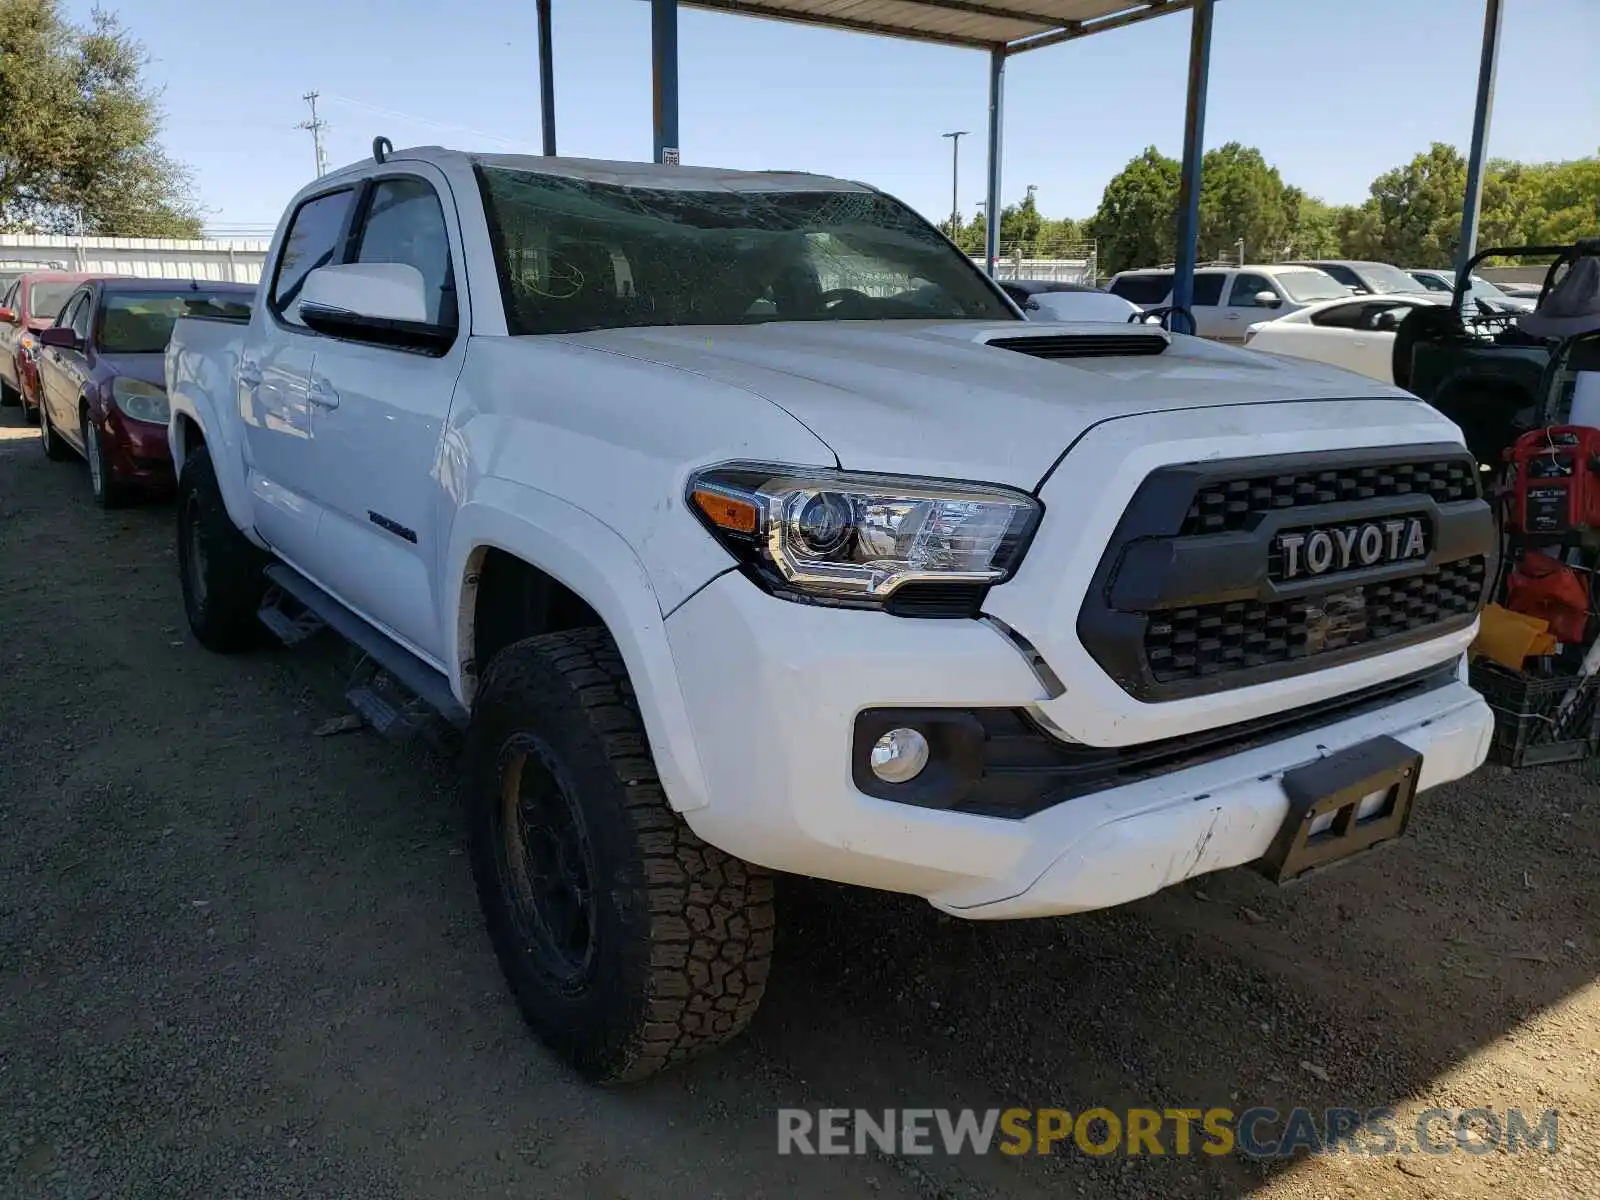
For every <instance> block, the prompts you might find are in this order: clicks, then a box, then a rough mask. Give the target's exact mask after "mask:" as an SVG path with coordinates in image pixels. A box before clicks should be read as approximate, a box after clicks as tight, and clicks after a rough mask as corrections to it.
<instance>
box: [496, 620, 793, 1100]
mask: <svg viewBox="0 0 1600 1200" xmlns="http://www.w3.org/2000/svg"><path fill="white" fill-rule="evenodd" d="M467 759H468V762H467V767H468V789H469V792H468V801H469V808H470V812H469V822H470V836H471V850H472V869H473V875H474V877H475V878H476V880H477V885H478V896H479V900H480V902H481V903H482V905H483V911H484V916H485V919H486V922H487V924H488V929H489V935H490V939H491V941H492V942H493V943H494V948H495V952H496V954H497V955H498V956H499V959H500V966H501V969H502V970H503V971H504V972H505V975H506V979H507V981H508V982H509V983H510V985H511V990H512V992H513V994H514V995H515V997H516V1000H517V1004H518V1006H519V1007H520V1008H521V1010H522V1014H523V1017H524V1018H525V1019H526V1020H527V1022H528V1024H529V1025H530V1026H531V1027H532V1028H533V1030H534V1032H535V1033H537V1034H538V1036H539V1037H540V1038H541V1039H542V1040H543V1041H544V1042H545V1043H546V1044H547V1045H548V1046H549V1047H550V1048H551V1049H552V1050H554V1051H555V1052H556V1053H557V1054H558V1055H560V1056H561V1057H562V1058H563V1059H565V1060H566V1061H567V1062H568V1063H570V1064H571V1065H572V1066H574V1067H576V1068H577V1069H578V1070H579V1071H581V1072H582V1073H583V1074H584V1075H586V1076H588V1077H589V1078H590V1079H593V1080H596V1081H599V1082H607V1083H614V1082H626V1081H632V1080H637V1079H643V1078H645V1077H646V1076H648V1075H652V1074H654V1073H655V1072H657V1071H659V1070H661V1069H662V1068H663V1067H666V1066H668V1065H670V1064H673V1063H676V1062H679V1061H682V1060H684V1059H687V1058H690V1057H692V1056H694V1055H696V1054H698V1053H700V1052H702V1051H705V1050H708V1049H710V1048H712V1047H714V1046H717V1045H720V1044H721V1043H723V1042H725V1041H727V1040H728V1039H730V1038H732V1037H733V1036H734V1035H736V1034H737V1033H739V1031H740V1030H742V1029H743V1028H744V1027H745V1025H746V1024H747V1023H748V1022H749V1020H750V1018H751V1017H752V1016H753V1015H754V1013H755V1011H756V1007H757V1005H758V1004H759V1003H760V1000H761V995H762V993H763V991H764V990H765V988H766V982H767V973H768V970H769V968H770V963H771V956H772V942H773V910H772V877H771V876H770V875H769V874H768V873H767V872H766V871H765V870H763V869H761V868H759V867H756V866H752V865H750V864H747V863H745V862H742V861H741V860H739V859H736V858H733V857H731V856H730V855H727V854H724V853H723V852H722V851H720V850H718V849H716V848H715V847H714V846H710V845H708V844H706V843H705V842H703V841H701V840H700V839H699V838H698V837H696V836H695V835H694V833H693V832H692V831H691V830H690V829H689V827H688V826H687V825H685V824H684V823H683V821H682V819H681V818H680V817H679V816H678V815H677V814H676V813H674V812H673V811H672V809H671V807H670V806H669V804H668V803H667V798H666V795H665V794H664V793H663V791H662V789H661V784H660V782H659V781H658V779H657V777H656V772H655V766H654V764H653V763H652V761H651V758H650V747H649V744H648V743H647V741H646V739H645V734H644V727H643V724H642V722H641V721H640V718H639V711H638V707H637V705H636V703H635V702H634V699H633V692H632V688H631V687H630V685H629V682H628V677H627V671H626V669H625V668H624V667H623V664H622V659H621V656H620V655H619V654H618V652H617V648H616V646H615V645H614V644H613V642H612V641H611V638H610V636H609V635H608V634H607V633H606V632H605V631H604V630H602V629H577V630H571V631H567V632H563V633H553V634H546V635H544V636H541V637H534V638H528V639H526V640H524V641H520V642H516V643H514V644H513V645H511V646H508V647H507V648H506V649H504V650H503V651H501V652H500V653H499V654H497V655H496V656H495V658H494V660H493V662H492V663H491V664H490V665H489V668H488V670H487V672H486V673H485V677H484V681H483V685H482V688H481V690H480V692H479V694H478V697H477V701H476V703H475V704H474V706H473V715H472V726H471V729H470V731H469V734H468V744H467Z"/></svg>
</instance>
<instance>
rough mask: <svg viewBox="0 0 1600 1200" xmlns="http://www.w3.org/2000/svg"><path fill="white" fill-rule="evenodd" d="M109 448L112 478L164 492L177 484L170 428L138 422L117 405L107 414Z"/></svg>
mask: <svg viewBox="0 0 1600 1200" xmlns="http://www.w3.org/2000/svg"><path fill="white" fill-rule="evenodd" d="M104 425H105V431H106V439H105V449H106V458H107V466H108V467H109V468H110V470H111V477H112V478H113V479H115V480H116V481H117V482H118V483H120V484H124V485H125V486H128V487H134V488H139V489H141V490H144V491H151V492H164V491H168V490H170V489H171V488H173V487H174V486H175V484H176V476H175V475H174V473H173V470H172V447H171V446H170V445H169V444H168V442H167V427H166V426H165V425H152V424H151V423H150V422H148V421H134V420H130V419H129V418H127V417H125V416H123V415H122V413H121V412H120V411H119V410H118V409H117V408H116V407H115V406H114V405H113V406H111V407H110V408H109V409H108V410H107V412H106V415H105V421H104Z"/></svg>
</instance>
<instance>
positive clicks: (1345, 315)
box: [1311, 303, 1367, 329]
mask: <svg viewBox="0 0 1600 1200" xmlns="http://www.w3.org/2000/svg"><path fill="white" fill-rule="evenodd" d="M1366 309H1367V306H1366V305H1365V304H1360V303H1357V304H1335V305H1334V306H1333V307H1332V308H1325V309H1323V310H1322V311H1321V312H1315V313H1312V314H1311V323H1312V324H1313V325H1321V326H1323V327H1325V328H1328V329H1354V328H1355V327H1356V326H1357V324H1359V323H1360V321H1361V318H1362V316H1363V315H1364V314H1365V313H1366Z"/></svg>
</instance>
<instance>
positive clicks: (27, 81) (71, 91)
mask: <svg viewBox="0 0 1600 1200" xmlns="http://www.w3.org/2000/svg"><path fill="white" fill-rule="evenodd" d="M0 64H3V67H0V113H3V114H4V117H3V118H0V230H28V229H32V230H38V231H40V232H45V233H66V232H74V231H76V230H77V229H78V228H79V221H80V219H81V221H82V229H83V231H84V232H85V233H90V234H101V235H106V236H118V237H199V236H200V219H199V215H198V213H197V212H196V209H195V205H194V202H193V200H192V199H191V197H190V193H189V175H188V172H187V171H186V170H185V169H184V168H183V167H182V166H181V165H180V164H179V163H177V162H175V161H174V160H173V159H172V158H171V157H170V156H168V155H167V153H166V152H165V151H164V150H163V149H162V148H161V145H160V142H159V140H158V137H159V134H160V126H161V112H160V108H159V106H158V104H157V97H156V94H155V93H154V92H153V91H151V90H150V88H149V87H147V86H146V85H145V84H144V82H143V79H142V71H143V68H144V65H145V60H144V53H143V50H142V48H141V47H140V45H139V43H138V42H136V41H135V40H134V39H133V38H132V37H130V36H129V35H128V33H127V32H126V31H125V30H124V29H123V28H122V27H121V25H119V24H118V22H117V20H116V18H115V17H113V16H111V15H109V14H108V13H105V12H103V11H100V10H98V9H97V10H96V11H95V12H94V14H93V15H92V16H91V18H90V23H89V25H88V27H87V28H78V27H76V26H73V25H71V24H70V23H69V22H68V21H67V20H66V19H65V17H63V15H62V13H61V3H60V0H0Z"/></svg>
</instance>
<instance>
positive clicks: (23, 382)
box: [0, 272, 255, 508]
mask: <svg viewBox="0 0 1600 1200" xmlns="http://www.w3.org/2000/svg"><path fill="white" fill-rule="evenodd" d="M254 294H255V288H254V287H252V286H249V285H245V284H229V283H212V282H201V281H197V280H183V279H141V278H136V277H131V276H87V275H82V274H66V273H60V272H48V273H43V272H35V273H29V274H25V275H22V276H21V277H19V278H18V279H17V280H16V281H14V282H13V284H12V285H11V287H10V288H9V289H8V290H7V292H6V294H5V296H4V298H3V300H0V388H4V390H5V392H6V398H7V399H8V400H11V401H12V402H14V403H19V404H21V405H22V408H23V413H24V419H26V420H29V421H36V422H38V424H39V440H40V444H41V445H42V446H43V449H44V453H45V456H46V457H48V458H50V459H54V460H57V461H60V460H63V459H67V458H69V457H71V456H72V455H74V454H76V455H78V456H80V457H82V458H83V459H84V461H85V462H86V463H87V465H88V469H89V484H90V488H91V490H92V493H93V495H94V498H95V501H96V503H98V504H100V505H102V506H104V507H108V508H109V507H115V506H117V505H119V504H123V503H125V502H127V501H129V500H132V499H134V498H136V497H138V496H141V495H150V494H158V493H162V492H170V491H171V490H172V488H173V486H174V484H175V483H176V477H175V476H174V474H173V469H172V453H171V450H170V449H169V447H168V442H167V422H168V415H169V414H168V410H167V397H166V375H165V369H164V359H165V355H166V350H167V341H168V339H169V338H170V337H171V334H172V327H173V325H174V323H175V322H176V321H177V319H178V317H179V315H180V314H182V313H189V314H191V315H198V314H212V315H228V314H234V315H237V314H247V313H248V312H249V310H250V300H251V297H252V296H253V295H254Z"/></svg>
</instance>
